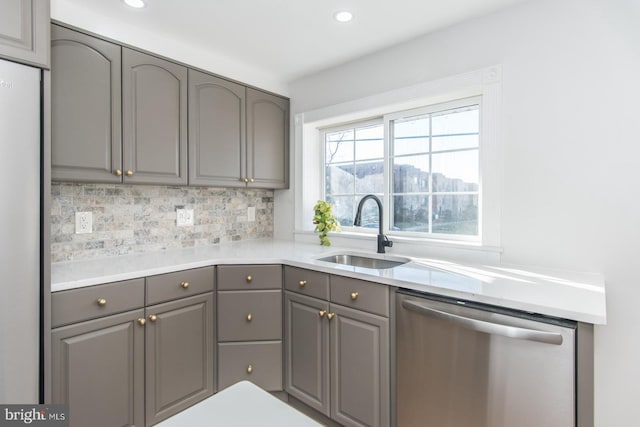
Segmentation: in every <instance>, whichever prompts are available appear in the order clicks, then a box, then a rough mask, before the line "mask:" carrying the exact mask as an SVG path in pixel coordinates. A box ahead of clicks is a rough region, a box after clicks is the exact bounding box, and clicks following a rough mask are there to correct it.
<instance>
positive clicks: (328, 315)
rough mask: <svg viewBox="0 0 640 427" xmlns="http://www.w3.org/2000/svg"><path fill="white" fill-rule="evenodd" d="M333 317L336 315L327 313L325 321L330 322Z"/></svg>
mask: <svg viewBox="0 0 640 427" xmlns="http://www.w3.org/2000/svg"><path fill="white" fill-rule="evenodd" d="M335 315H336V314H335V313H328V314H327V319H329V320H331V319H333V318H334V316H335Z"/></svg>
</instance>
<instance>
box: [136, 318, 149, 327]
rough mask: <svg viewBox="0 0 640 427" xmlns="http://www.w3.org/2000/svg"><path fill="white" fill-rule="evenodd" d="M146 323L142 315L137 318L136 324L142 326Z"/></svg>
mask: <svg viewBox="0 0 640 427" xmlns="http://www.w3.org/2000/svg"><path fill="white" fill-rule="evenodd" d="M145 323H147V320H146V319H145V318H144V317H141V318H139V319H138V325H140V326H144V325H145Z"/></svg>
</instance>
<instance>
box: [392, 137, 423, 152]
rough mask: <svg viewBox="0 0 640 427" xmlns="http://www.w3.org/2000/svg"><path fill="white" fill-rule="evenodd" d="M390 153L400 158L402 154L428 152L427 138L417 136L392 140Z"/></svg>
mask: <svg viewBox="0 0 640 427" xmlns="http://www.w3.org/2000/svg"><path fill="white" fill-rule="evenodd" d="M392 151H393V154H394V155H395V156H401V155H403V154H415V153H427V152H429V138H428V137H418V136H415V137H405V138H394V140H393V148H392Z"/></svg>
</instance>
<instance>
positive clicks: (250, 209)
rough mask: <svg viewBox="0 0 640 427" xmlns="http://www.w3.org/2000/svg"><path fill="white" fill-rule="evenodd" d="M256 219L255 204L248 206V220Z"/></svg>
mask: <svg viewBox="0 0 640 427" xmlns="http://www.w3.org/2000/svg"><path fill="white" fill-rule="evenodd" d="M255 220H256V208H255V206H249V207H248V208H247V221H249V222H254V221H255Z"/></svg>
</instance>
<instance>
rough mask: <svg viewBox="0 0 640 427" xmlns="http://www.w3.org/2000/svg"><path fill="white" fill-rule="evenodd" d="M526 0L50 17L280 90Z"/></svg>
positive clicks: (114, 5) (80, 1) (113, 10)
mask: <svg viewBox="0 0 640 427" xmlns="http://www.w3.org/2000/svg"><path fill="white" fill-rule="evenodd" d="M522 1H525V0H147V3H148V6H147V7H146V8H144V9H139V10H138V9H132V8H130V7H128V6H125V5H124V3H123V1H122V0H52V2H51V14H52V18H54V19H56V20H59V21H63V22H66V23H69V24H71V25H75V26H78V27H81V28H83V29H87V30H89V31H92V32H96V33H98V34H101V35H104V36H106V37H110V38H114V39H116V40H118V41H121V42H124V43H128V44H132V45H136V46H140V47H141V48H144V49H148V50H151V51H154V52H157V53H159V54H162V55H164V56H168V57H171V58H175V59H177V60H180V61H183V62H187V63H190V64H193V65H195V66H198V67H201V68H205V69H210V70H212V71H215V72H217V73H218V74H222V75H226V76H228V77H231V78H235V79H237V80H241V81H246V82H247V83H251V84H255V85H257V86H263V87H264V86H265V85H266V86H270V87H267V88H270V89H271V90H274V91H278V90H277V88H280V89H284V88H286V85H287V84H288V83H289V82H290V81H292V80H295V79H297V78H300V77H302V76H305V75H308V74H311V73H314V72H317V71H319V70H322V69H325V68H328V67H331V66H334V65H337V64H340V63H343V62H346V61H349V60H351V59H354V58H357V57H360V56H363V55H366V54H369V53H371V52H374V51H376V50H380V49H383V48H385V47H389V46H392V45H394V44H397V43H401V42H403V41H406V40H409V39H412V38H414V37H417V36H419V35H422V34H425V33H429V32H432V31H435V30H438V29H440V28H443V27H446V26H450V25H453V24H456V23H458V22H461V21H464V20H467V19H471V18H474V17H478V16H481V15H485V14H489V13H491V12H494V11H497V10H499V9H502V8H505V7H508V6H511V5H513V4H516V3H520V2H522ZM343 9H346V10H349V11H351V12H352V13H353V14H354V19H353V21H352V22H350V23H346V24H343V23H338V22H336V21H335V20H334V19H333V14H334V13H335V12H336V11H338V10H343ZM194 62H195V63H194ZM256 81H259V82H256ZM284 90H286V89H284ZM281 91H282V90H281Z"/></svg>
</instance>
